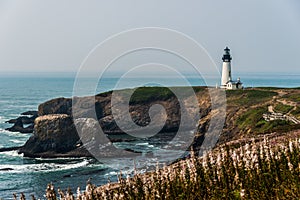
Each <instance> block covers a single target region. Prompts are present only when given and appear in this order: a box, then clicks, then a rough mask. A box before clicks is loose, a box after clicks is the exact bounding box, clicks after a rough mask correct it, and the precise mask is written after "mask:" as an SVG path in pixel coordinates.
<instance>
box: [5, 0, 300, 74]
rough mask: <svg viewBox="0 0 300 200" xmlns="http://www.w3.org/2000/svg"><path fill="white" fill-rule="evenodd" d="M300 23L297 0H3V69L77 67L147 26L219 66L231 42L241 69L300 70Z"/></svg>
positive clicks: (236, 66)
mask: <svg viewBox="0 0 300 200" xmlns="http://www.w3.org/2000/svg"><path fill="white" fill-rule="evenodd" d="M299 24H300V2H299V1H298V0H264V1H261V0H244V1H240V0H226V1H217V0H189V1H182V0H164V1H161V0H147V1H146V0H145V1H141V0H127V1H123V0H119V1H114V0H112V1H104V0H89V1H86V0H64V1H61V0H43V1H40V0H26V1H25V0H0V27H1V28H0V73H7V72H11V73H24V72H25V73H31V72H45V73H49V72H76V71H77V70H78V69H79V67H80V65H81V64H82V62H83V60H84V59H85V58H86V57H87V55H88V54H89V52H90V51H91V50H92V49H94V48H95V47H96V46H97V45H98V44H99V43H101V42H103V41H104V40H105V39H107V38H108V37H110V36H112V35H114V34H118V33H119V32H122V31H126V30H129V29H134V28H142V27H162V28H168V29H173V30H176V31H179V32H182V33H184V34H186V35H188V36H189V37H191V38H193V39H194V40H195V41H197V42H198V43H199V44H201V45H202V46H203V48H204V49H205V50H206V51H207V52H208V54H209V55H210V56H211V58H212V59H213V60H214V62H215V63H216V65H217V66H218V67H220V66H221V64H222V60H221V58H222V54H223V49H224V48H225V47H226V46H229V48H230V49H231V53H232V57H233V60H232V65H233V69H234V70H235V71H236V72H240V73H248V72H249V73H270V72H287V73H300V60H299V56H300V50H299V47H300V37H299V35H300V26H299ZM145 55H147V54H145ZM144 57H145V56H144ZM170 60H171V58H170ZM124 62H125V61H124ZM172 62H173V64H174V62H175V60H173V61H170V65H172ZM174 65H175V64H174ZM117 70H118V69H117Z"/></svg>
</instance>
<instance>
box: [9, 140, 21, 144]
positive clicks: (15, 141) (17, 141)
mask: <svg viewBox="0 0 300 200" xmlns="http://www.w3.org/2000/svg"><path fill="white" fill-rule="evenodd" d="M9 141H10V142H13V143H16V144H23V143H24V141H23V140H9Z"/></svg>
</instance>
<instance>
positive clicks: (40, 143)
mask: <svg viewBox="0 0 300 200" xmlns="http://www.w3.org/2000/svg"><path fill="white" fill-rule="evenodd" d="M78 141H79V136H78V134H77V132H76V128H75V126H74V123H73V120H72V118H71V117H70V116H69V115H66V114H54V115H45V116H41V117H38V118H37V119H36V120H35V126H34V133H33V136H32V137H30V139H29V140H28V141H27V142H26V144H25V145H24V147H23V148H21V149H20V153H24V155H27V154H28V155H33V154H38V153H42V152H53V153H66V152H68V151H71V150H73V149H75V148H76V143H77V142H78Z"/></svg>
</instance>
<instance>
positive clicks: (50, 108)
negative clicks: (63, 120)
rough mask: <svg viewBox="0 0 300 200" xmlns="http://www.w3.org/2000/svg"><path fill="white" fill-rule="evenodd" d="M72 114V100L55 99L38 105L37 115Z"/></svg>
mask: <svg viewBox="0 0 300 200" xmlns="http://www.w3.org/2000/svg"><path fill="white" fill-rule="evenodd" d="M51 114H67V115H71V114H72V99H69V98H56V99H52V100H49V101H46V102H45V103H42V104H40V105H39V108H38V115H39V116H43V115H51Z"/></svg>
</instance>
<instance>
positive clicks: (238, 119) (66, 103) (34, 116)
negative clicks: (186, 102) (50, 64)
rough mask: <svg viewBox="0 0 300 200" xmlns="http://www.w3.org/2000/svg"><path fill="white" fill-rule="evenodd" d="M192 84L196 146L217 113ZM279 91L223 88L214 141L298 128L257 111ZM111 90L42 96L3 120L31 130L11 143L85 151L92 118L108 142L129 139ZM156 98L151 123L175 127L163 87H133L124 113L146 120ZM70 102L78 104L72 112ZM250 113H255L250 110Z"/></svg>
mask: <svg viewBox="0 0 300 200" xmlns="http://www.w3.org/2000/svg"><path fill="white" fill-rule="evenodd" d="M194 90H195V93H196V95H197V98H198V105H199V107H200V111H199V114H200V116H201V120H200V121H199V122H198V125H197V133H195V137H194V141H193V144H192V147H193V148H194V149H197V148H199V146H201V144H202V142H203V140H204V139H205V133H206V132H207V129H208V127H209V125H210V120H211V118H212V117H213V116H215V115H218V112H212V111H211V99H210V96H209V92H208V89H207V88H205V87H195V88H194ZM282 90H284V89H282ZM124 91H126V90H124ZM284 92H285V94H286V95H288V94H293V95H295V94H299V96H300V90H298V89H294V90H292V89H286V90H284ZM280 94H282V92H280V91H279V89H276V88H274V89H272V90H271V89H263V88H257V89H247V90H243V91H228V92H227V94H226V95H227V114H226V121H225V124H224V128H223V131H222V134H221V135H220V138H219V143H224V142H228V141H231V140H232V139H239V138H242V137H244V135H245V134H247V135H248V136H251V134H262V133H271V132H274V131H276V132H280V131H281V130H282V131H283V132H284V131H285V130H287V129H288V130H292V129H299V128H300V127H299V126H298V125H290V124H283V125H282V123H278V125H276V124H275V125H274V122H266V121H264V119H263V116H262V114H260V112H258V111H260V109H261V110H262V112H263V113H264V112H265V109H267V107H268V106H269V105H272V104H273V103H274V97H276V98H279V99H281V98H287V97H285V96H280ZM111 95H112V92H105V93H101V94H99V95H96V96H93V97H77V98H73V99H71V98H56V99H52V100H49V101H46V102H44V103H42V104H40V105H39V107H38V111H28V112H25V113H22V116H20V117H19V118H17V119H12V120H9V121H8V123H14V125H13V126H12V127H11V128H9V129H8V130H10V131H18V132H21V133H32V136H31V137H30V138H29V140H28V141H27V142H26V143H25V145H24V146H22V147H16V148H17V149H18V150H19V153H23V154H24V156H26V157H44V158H53V157H91V156H92V155H91V154H90V153H89V151H88V150H87V149H90V148H94V146H95V145H97V143H95V142H94V141H93V136H94V135H93V134H94V133H92V132H93V131H90V130H95V127H96V126H95V124H96V123H99V124H100V126H101V129H102V130H103V132H104V134H105V135H106V136H107V138H108V139H109V142H111V143H113V142H121V141H131V140H133V139H134V138H130V137H124V136H126V133H124V132H123V131H122V130H121V129H120V128H119V126H118V125H117V124H116V121H115V119H114V117H113V114H112V108H111ZM187 99H188V98H187ZM119 102H120V104H121V103H122V102H124V100H123V99H122V98H120V99H119ZM275 103H276V102H275ZM157 104H159V105H161V106H163V107H164V109H165V115H161V114H157V115H155V116H154V117H153V118H152V120H154V122H155V123H159V122H160V121H165V124H164V126H163V127H162V129H161V130H160V133H172V132H175V133H176V132H177V130H178V128H179V125H180V123H181V121H180V120H181V110H180V109H181V108H180V104H179V102H178V100H177V98H176V97H175V96H174V94H173V93H172V92H170V91H168V89H167V90H166V89H163V88H159V87H145V88H142V89H141V90H140V91H138V90H137V91H136V92H135V93H134V95H133V96H132V98H131V101H130V105H129V114H130V117H131V118H132V120H133V122H134V123H135V124H136V125H138V126H142V127H143V126H147V125H148V124H149V123H150V121H151V118H150V116H149V109H150V108H151V106H153V105H157ZM298 104H299V102H296V104H295V105H296V107H295V108H294V109H295V111H297V109H298V108H299V105H298ZM72 106H76V107H77V108H80V109H78V110H76V112H72ZM254 114H255V116H252V115H254ZM299 115H300V114H299ZM124 116H125V114H124ZM247 117H252V118H253V119H255V120H256V121H257V122H255V123H256V124H258V125H255V124H253V125H252V124H245V119H246V118H247ZM244 118H245V119H244ZM121 120H122V119H121ZM243 120H244V121H243ZM255 120H254V121H255ZM261 124H263V125H264V126H262V125H261ZM24 125H27V126H24ZM78 125H79V126H85V129H80V130H81V132H83V134H79V135H81V136H79V135H78V130H77V129H78ZM271 125H272V126H271ZM86 126H87V127H86ZM264 127H267V128H268V129H267V128H264ZM76 128H77V129H76ZM86 128H87V129H86ZM129 128H131V127H129ZM88 139H90V140H91V142H90V143H89V145H90V146H86V145H83V142H82V141H83V140H88ZM129 151H130V150H129Z"/></svg>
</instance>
